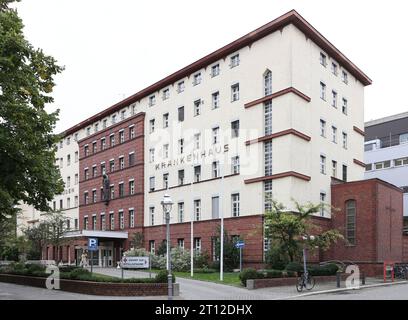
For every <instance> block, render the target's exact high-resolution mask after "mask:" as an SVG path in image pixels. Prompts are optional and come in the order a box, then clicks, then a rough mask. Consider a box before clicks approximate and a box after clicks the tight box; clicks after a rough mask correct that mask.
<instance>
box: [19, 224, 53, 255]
mask: <svg viewBox="0 0 408 320" xmlns="http://www.w3.org/2000/svg"><path fill="white" fill-rule="evenodd" d="M23 232H24V235H25V236H26V237H27V239H28V240H29V241H30V244H31V250H30V251H29V253H28V257H29V259H30V260H40V259H41V256H42V255H41V253H42V250H43V248H44V247H45V246H46V245H47V243H48V239H49V228H48V225H47V223H45V222H40V223H39V224H38V225H36V226H33V227H30V228H26V229H25V230H23Z"/></svg>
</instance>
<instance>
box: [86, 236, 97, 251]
mask: <svg viewBox="0 0 408 320" xmlns="http://www.w3.org/2000/svg"><path fill="white" fill-rule="evenodd" d="M88 250H89V251H97V250H98V238H88Z"/></svg>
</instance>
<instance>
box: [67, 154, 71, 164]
mask: <svg viewBox="0 0 408 320" xmlns="http://www.w3.org/2000/svg"><path fill="white" fill-rule="evenodd" d="M70 165H71V155H70V154H68V155H67V166H70Z"/></svg>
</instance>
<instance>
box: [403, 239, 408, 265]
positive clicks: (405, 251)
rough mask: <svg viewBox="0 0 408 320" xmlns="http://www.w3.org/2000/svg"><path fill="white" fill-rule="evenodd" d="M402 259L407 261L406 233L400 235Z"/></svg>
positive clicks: (407, 241)
mask: <svg viewBox="0 0 408 320" xmlns="http://www.w3.org/2000/svg"><path fill="white" fill-rule="evenodd" d="M402 261H403V262H408V235H403V236H402Z"/></svg>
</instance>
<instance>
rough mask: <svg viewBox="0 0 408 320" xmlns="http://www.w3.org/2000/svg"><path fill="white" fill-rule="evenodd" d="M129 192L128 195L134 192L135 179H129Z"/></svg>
mask: <svg viewBox="0 0 408 320" xmlns="http://www.w3.org/2000/svg"><path fill="white" fill-rule="evenodd" d="M129 194H130V195H134V194H135V181H134V180H131V181H129Z"/></svg>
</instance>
